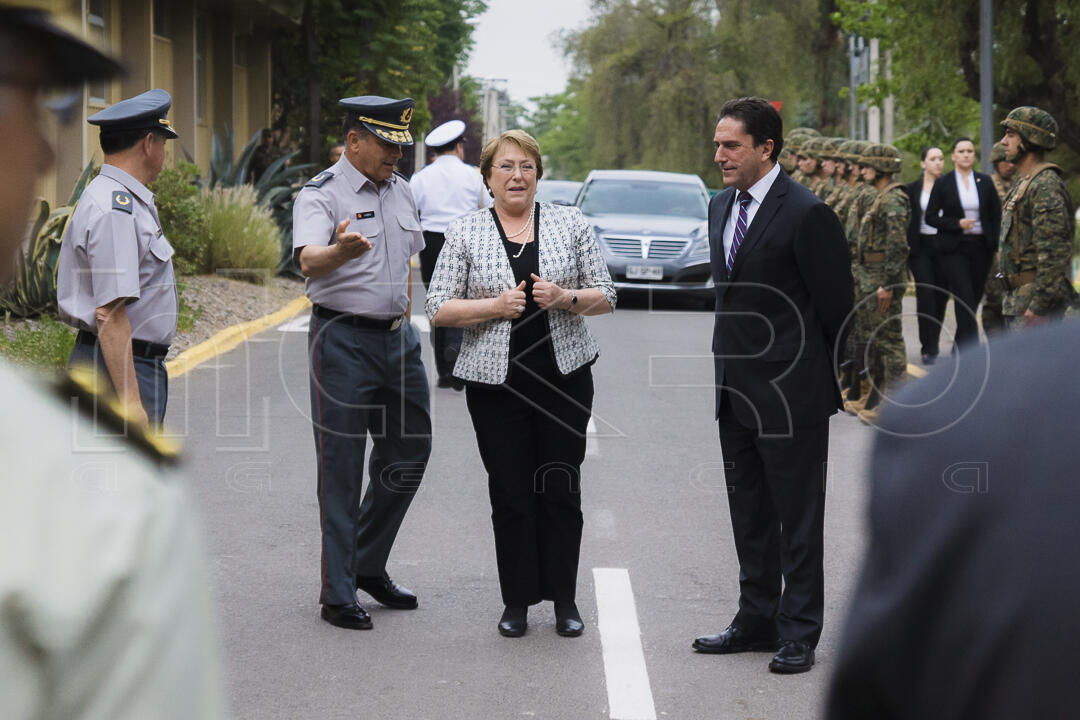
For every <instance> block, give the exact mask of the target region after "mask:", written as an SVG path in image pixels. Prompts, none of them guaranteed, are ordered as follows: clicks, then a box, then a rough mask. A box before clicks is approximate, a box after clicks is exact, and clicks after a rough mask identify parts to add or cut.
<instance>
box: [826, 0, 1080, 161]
mask: <svg viewBox="0 0 1080 720" xmlns="http://www.w3.org/2000/svg"><path fill="white" fill-rule="evenodd" d="M836 4H837V12H836V13H834V15H833V19H834V21H835V22H836V23H837V24H838V26H839V27H841V28H842V29H843V30H844V31H846V32H851V33H857V34H859V35H862V36H864V37H870V38H879V39H880V41H881V46H882V49H883V50H886V49H889V50H891V51H892V78H891V79H889V78H885V77H881V78H879V79H878V81H877V82H875V83H873V84H871V85H866V86H863V87H860V88H858V92H859V94H860V97H862V98H865V99H867V100H869V101H870V102H877V101H880V100H881V99H882V98H883V97H885V96H886V95H888V94H890V93H892V94H893V95H894V96H895V97H896V101H897V107H898V108H899V115H900V118H899V119H900V125H901V126H902V127H905V126H906V127H907V128H908V132H907V134H906V135H905V136H904V137H902V138H901V139H900V141H899V142H900V144H901V145H903V146H904V147H905V149H909V150H913V151H914V150H916V149H917V148H918V147H919V146H920V145H923V144H946V143H949V142H951V141H952V139H954V138H955V137H956V136H957V135H960V134H965V133H969V134H972V135H973V136H975V137H977V136H978V130H979V105H978V102H979V85H980V72H979V3H978V2H976V1H975V0H967V1H966V2H960V3H941V2H938V1H937V0H874V1H873V2H861V1H860V0H836ZM993 7H994V28H993V37H994V58H993V59H994V103H995V105H994V121H995V123H997V122H998V121H1000V120H1001V119H1003V118H1004V116H1005V115H1006V114H1007V113H1008V112H1009V110H1011V109H1012V108H1014V107H1017V106H1019V105H1036V106H1038V107H1041V108H1043V109H1044V110H1046V111H1048V112H1049V113H1051V114H1052V115H1053V116H1054V118H1055V119H1056V120H1057V122H1058V128H1059V139H1060V142H1061V143H1062V144H1064V145H1065V146H1067V148H1063V150H1062V151H1061V152H1059V153H1057V158H1056V159H1057V160H1058V161H1059V162H1065V164H1068V165H1071V166H1072V167H1076V165H1077V162H1076V154H1077V153H1080V64H1078V63H1076V62H1075V56H1074V55H1073V53H1075V52H1076V47H1077V46H1078V45H1080V4H1078V3H1076V2H1060V1H1058V0H994V4H993ZM999 130H1000V128H999V127H998V126H996V125H995V128H994V132H995V135H996V133H997V132H998V131H999Z"/></svg>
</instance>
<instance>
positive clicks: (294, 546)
mask: <svg viewBox="0 0 1080 720" xmlns="http://www.w3.org/2000/svg"><path fill="white" fill-rule="evenodd" d="M420 324H421V325H423V321H421V322H420ZM711 325H712V316H711V314H710V313H708V312H704V311H701V310H696V309H693V308H692V306H690V305H689V304H685V305H681V304H672V303H668V304H666V305H663V306H660V307H650V303H648V302H647V301H641V300H638V301H636V302H630V301H624V302H623V303H622V305H621V306H620V308H619V310H618V311H617V312H616V313H615V315H613V316H604V317H599V318H592V319H591V320H590V327H591V328H592V330H593V332H594V333H595V335H596V337H597V339H598V340H599V343H600V346H601V357H600V359H599V361H598V363H597V364H596V366H595V367H594V375H595V382H596V401H595V409H594V424H595V434H594V436H593V437H592V438H591V440H590V449H589V455H588V457H587V459H586V462H585V465H584V468H583V481H582V492H583V505H584V512H585V534H584V539H583V544H582V554H581V565H580V571H579V576H578V605H579V607H580V608H581V610H582V614H583V616H584V619H585V621H586V624H587V627H586V632H585V634H584V635H583V636H582V637H580V638H576V639H567V638H561V637H558V636H557V635H556V634H555V632H554V619H553V617H552V612H551V607H550V604H544V605H541V606H539V607H537V608H533V610H532V612H531V613H530V626H529V632H528V634H527V635H526V636H525V637H524V638H521V639H508V638H503V637H501V636H500V635H499V634H498V633H497V631H496V629H495V625H496V622H497V620H498V617H499V614H500V613H501V611H502V605H501V601H500V596H499V589H498V579H497V576H496V571H495V553H494V547H493V541H492V534H491V527H490V506H489V504H488V498H487V489H486V477H485V475H484V473H483V469H482V466H481V462H480V458H479V455H478V453H477V450H476V442H475V436H474V434H473V431H472V426H471V423H470V421H469V417H468V413H467V411H466V408H465V401H464V396H463V395H462V394H459V393H455V392H453V391H451V390H439V389H435V388H434V387H433V389H432V416H433V425H434V440H433V443H434V447H433V452H432V456H431V462H430V464H429V466H428V470H427V473H426V475H425V478H424V481H423V484H422V486H421V489H420V491H419V493H418V494H417V496H416V499H415V501H414V502H413V505H412V508H411V510H410V512H409V515H408V517H407V518H406V520H405V524H404V526H403V527H402V530H401V534H400V536H399V538H398V541H397V544H396V546H395V549H394V552H393V554H392V556H391V558H390V566H389V571H390V573H391V575H392V576H393V577H394V578H395V579H396V580H398V581H399V582H401V583H402V584H404V585H406V586H407V587H409V588H411V589H413V590H414V591H415V592H416V593H417V594H418V595H419V597H420V608H419V609H418V610H414V611H393V610H387V609H384V608H381V607H379V606H378V605H376V604H375V603H374V602H373V601H370V599H369V598H367V597H366V596H364V595H363V594H362V593H361V598H360V599H361V603H362V604H364V605H365V607H367V608H368V609H369V611H371V614H372V616H373V619H374V623H375V628H374V630H371V631H366V632H357V631H349V630H343V629H338V628H334V627H332V626H330V625H328V624H326V623H325V622H322V621H321V620H320V619H319V605H318V596H319V525H318V505H317V502H316V495H315V471H314V464H315V452H314V446H313V440H312V431H311V425H310V421H309V412H308V391H307V379H306V377H307V376H306V373H307V359H306V332H304V331H303V326H304V317H302V316H301V317H300V318H298V319H297V320H295V321H293V322H292V323H290V324H289V325H288V326H286V329H285V330H282V329H271V330H268V331H266V332H264V333H262V334H261V335H258V336H256V337H255V338H253V339H251V340H250V341H249V342H247V343H245V344H244V345H241V346H240V347H239V348H237V349H236V350H234V351H232V352H229V353H227V354H225V355H223V356H220V357H219V358H218V359H217V360H216V361H211V362H209V363H207V364H205V365H202V366H200V367H198V368H196V369H195V370H193V371H192V372H190V373H189V374H188V375H186V376H183V377H181V378H179V379H177V380H176V381H174V383H173V386H172V388H171V394H170V406H169V414H168V417H167V423H168V425H169V426H170V427H171V428H172V429H173V430H175V431H176V432H179V433H180V434H182V435H184V436H185V440H186V443H187V448H188V468H189V473H190V481H191V484H192V488H193V490H194V494H195V497H196V499H197V503H198V505H199V507H200V510H201V512H202V516H203V522H204V525H205V530H206V537H207V549H208V553H209V556H210V562H211V566H212V578H213V583H214V588H213V590H214V593H215V595H216V597H217V601H218V604H219V607H220V624H221V634H222V638H223V653H224V657H225V664H226V671H227V675H228V684H229V688H230V697H231V702H232V705H233V711H234V713H235V716H236V717H237V718H251V719H256V718H257V719H259V720H272V719H275V718H289V719H294V718H372V719H382V718H410V719H413V720H422V719H425V718H430V719H432V720H436V719H438V720H449V719H457V718H462V719H464V718H469V719H477V718H500V719H501V718H520V717H529V718H552V719H558V720H580V719H591V718H597V719H599V718H609V717H619V718H632V717H638V716H640V717H650V715H649V711H650V710H652V711H654V712H655V717H658V718H659V717H667V718H687V719H692V718H695V719H696V718H709V719H726V718H732V719H734V718H738V719H740V720H742V719H750V718H753V719H761V718H775V719H777V720H779V719H781V718H783V719H784V720H799V719H800V718H814V717H818V716H819V715H820V712H821V705H822V702H823V699H824V693H825V688H826V686H827V681H828V678H829V674H830V672H831V670H832V667H833V663H834V660H835V654H836V649H837V644H838V642H839V636H840V632H841V626H842V619H843V615H844V611H845V607H846V603H847V601H848V598H849V594H850V590H851V587H852V584H853V582H854V578H855V574H856V572H857V566H858V562H859V559H860V555H861V553H862V551H863V548H864V542H865V538H864V522H863V511H864V503H865V500H866V483H867V479H866V474H865V466H866V459H867V454H868V452H869V448H870V444H871V441H872V438H873V433H874V430H872V429H870V428H867V427H865V426H863V425H862V424H860V423H859V422H858V421H857V420H856V419H854V418H851V417H849V416H846V415H838V416H836V417H834V418H833V421H832V426H831V446H830V474H829V478H828V483H829V491H828V501H827V509H826V532H825V539H826V564H825V573H826V608H825V630H824V634H823V636H822V639H821V644H820V645H819V647H818V664H817V666H816V667H815V668H814V670H813V671H812V672H810V673H807V674H803V675H797V676H778V675H773V674H770V673H769V672H768V670H767V668H766V664H767V662H768V660H769V655H767V654H746V655H736V656H710V655H700V654H696V653H694V652H692V651H691V649H690V643H691V641H692V640H693V638H694V637H695V636H697V635H700V634H705V633H712V632H717V631H719V630H721V629H722V628H723V627H725V626H726V625H727V623H728V621H729V620H730V619H731V617H732V616H733V614H734V611H735V609H736V599H737V577H738V566H737V562H736V558H735V551H734V547H733V544H732V540H731V528H730V520H729V516H728V509H727V502H726V499H725V495H724V492H723V476H722V472H721V469H720V468H721V465H720V463H721V454H720V447H719V442H718V439H717V429H716V424H715V423H714V422H713V420H712V402H713V401H712V370H711V362H710V359H709V357H708V350H709V339H710V333H711ZM909 338H910V332H909ZM424 341H425V362H426V363H427V366H428V368H429V375H431V374H432V371H431V370H430V368H431V367H432V364H431V361H430V347H429V346H428V345H427V336H426V335H425V336H424ZM595 568H616V569H622V570H625V576H624V575H622V574H620V573H616V574H614V575H613V574H612V573H608V574H607V575H606V576H605V577H613V576H614V577H616V578H625V577H628V578H629V584H630V587H631V588H632V604H628V603H629V602H630V598H629V596H626V595H625V593H624V594H623V595H619V592H618V589H617V588H614V589H613V588H611V587H609V586H607V585H605V589H604V591H603V592H604V593H605V594H606V595H605V597H606V598H607V600H605V602H615V603H621V604H619V605H618V608H621V609H620V610H619V611H618V612H615V611H613V610H609V611H606V612H605V617H602V618H599V620H600V621H601V623H604V622H605V621H606V622H607V624H608V626H607V627H606V628H605V636H604V638H603V639H602V637H601V632H600V627H599V626H598V610H597V586H596V583H595V581H594V569H595ZM601 575H603V573H601ZM607 594H610V597H608V596H607ZM609 607H615V606H609ZM635 619H636V621H637V625H636V627H637V628H639V629H640V641H639V642H638V636H637V634H636V632H635V627H634V625H633V620H635ZM635 651H636V652H637V653H638V657H639V658H640V659H641V660H643V666H642V665H641V663H640V662H636V661H635V658H634V657H633V656H634V655H635ZM605 652H606V653H607V658H605ZM605 659H606V660H607V662H605ZM605 668H607V670H606V669H605ZM628 668H629V670H628ZM635 673H636V674H635ZM609 685H610V686H611V687H612V688H613V689H614V690H615V692H614V693H613V696H614V698H615V699H616V705H615V706H612V705H611V704H610V703H609V699H610V697H609V693H608V688H609ZM650 696H651V702H652V707H651V708H649V707H647V705H648V703H647V702H643V700H644V701H648V700H649V699H650ZM620 699H622V700H623V701H626V702H629V703H630V704H631V705H632V708H633V709H630V710H628V709H626V708H622V709H620V708H619V707H618V705H619V701H620ZM624 704H625V703H624Z"/></svg>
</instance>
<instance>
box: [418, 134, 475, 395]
mask: <svg viewBox="0 0 1080 720" xmlns="http://www.w3.org/2000/svg"><path fill="white" fill-rule="evenodd" d="M425 142H426V144H427V146H428V147H429V148H430V149H431V150H432V151H433V152H434V153H435V155H436V157H435V161H434V162H433V163H431V164H430V165H428V166H426V167H424V168H423V169H421V170H419V171H417V172H416V174H414V175H413V176H412V180H411V181H410V182H409V187H410V188H412V194H413V199H414V200H415V201H416V210H417V212H419V213H420V226H421V227H422V228H423V229H424V249H423V250H421V251H420V277H421V279H423V281H424V288H425V289H426V288H427V286H428V284H429V283H430V282H431V274H432V273H433V272H434V271H435V263H436V262H437V261H438V259H439V253H440V252H441V251H442V247H443V243H444V242H445V238H444V237H443V233H445V232H446V226H447V225H449V224H450V221H451V220H454V219H456V218H459V217H461V216H463V215H468V214H469V213H471V212H473V211H474V210H479V209H481V208H483V207H486V206H487V198H488V194H487V189H486V188H485V187H484V179H483V178H482V177H481V176H480V169H479V168H476V167H473V166H471V165H466V164H465V123H463V122H462V121H460V120H451V121H449V122H445V123H443V124H442V125H440V126H439V127H437V128H435V129H434V130H432V131H431V132H430V133H428V136H427V138H426V139H425ZM461 335H462V329H461V328H452V327H434V326H433V327H432V328H431V347H432V349H433V350H434V352H435V371H436V372H437V373H438V375H439V379H438V382H437V384H438V386H439V387H441V388H453V389H454V390H458V391H460V390H464V389H465V382H464V381H463V380H459V379H458V378H456V377H454V374H453V373H454V363H455V362H456V361H457V356H458V350H459V349H460V347H461Z"/></svg>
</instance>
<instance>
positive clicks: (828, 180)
mask: <svg viewBox="0 0 1080 720" xmlns="http://www.w3.org/2000/svg"><path fill="white" fill-rule="evenodd" d="M842 142H844V139H843V138H822V140H821V152H820V155H821V159H820V160H819V161H818V162H819V163H820V164H821V175H822V177H824V178H825V180H824V181H823V182H822V183H821V185H820V186H819V187H818V197H819V198H821V199H822V200H824V201H826V202H828V199H829V197H830V196H831V195H832V194H833V192H835V191H836V185H837V182H838V181H839V180H838V178H839V177H840V176H841V175H842V173H843V170H841V168H842V167H843V163H844V160H843V158H841V157H840V155H839V153H838V152H837V150H839V148H840V143H842ZM830 207H831V205H830Z"/></svg>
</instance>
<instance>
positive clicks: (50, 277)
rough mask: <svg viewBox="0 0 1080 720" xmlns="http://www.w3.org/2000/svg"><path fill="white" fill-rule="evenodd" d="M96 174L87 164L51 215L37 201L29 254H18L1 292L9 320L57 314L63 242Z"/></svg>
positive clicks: (0, 305) (0, 307)
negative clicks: (57, 286) (9, 279)
mask: <svg viewBox="0 0 1080 720" xmlns="http://www.w3.org/2000/svg"><path fill="white" fill-rule="evenodd" d="M96 174H97V169H96V168H95V167H94V164H93V163H90V164H88V165H87V166H86V168H85V169H84V170H83V171H82V174H81V175H80V176H79V179H78V181H76V183H75V187H74V188H73V189H72V191H71V198H70V199H69V200H68V203H67V205H64V206H63V207H59V208H56V209H55V210H52V211H51V212H50V210H49V203H48V202H46V201H45V200H39V201H38V209H37V215H36V217H35V218H34V222H33V224H32V225H31V230H30V234H29V238H30V240H29V243H28V245H27V248H26V251H25V252H20V253H18V254H17V256H16V258H15V274H14V276H13V278H12V281H11V283H10V284H8V285H7V286H6V287H4V288H2V289H0V311H2V312H3V313H4V314H5V315H7V316H8V317H20V318H26V317H37V316H38V315H41V314H43V313H53V312H55V311H56V265H57V261H58V260H59V259H60V242H61V240H63V238H64V230H66V229H67V224H68V220H69V219H70V218H71V213H72V212H74V210H75V204H76V203H78V202H79V198H80V197H82V194H83V190H85V189H86V184H87V183H88V182H90V180H91V178H93V177H94V175H96Z"/></svg>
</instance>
